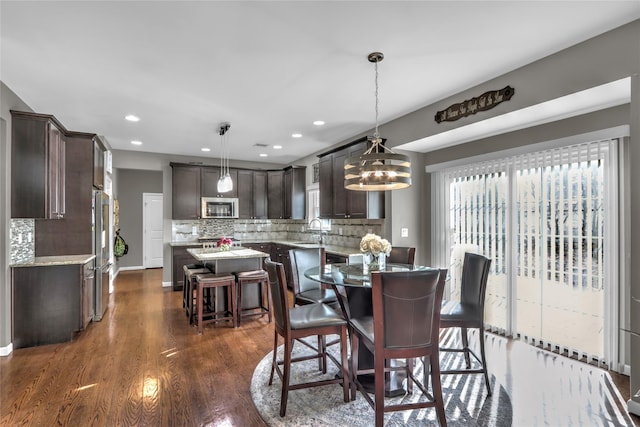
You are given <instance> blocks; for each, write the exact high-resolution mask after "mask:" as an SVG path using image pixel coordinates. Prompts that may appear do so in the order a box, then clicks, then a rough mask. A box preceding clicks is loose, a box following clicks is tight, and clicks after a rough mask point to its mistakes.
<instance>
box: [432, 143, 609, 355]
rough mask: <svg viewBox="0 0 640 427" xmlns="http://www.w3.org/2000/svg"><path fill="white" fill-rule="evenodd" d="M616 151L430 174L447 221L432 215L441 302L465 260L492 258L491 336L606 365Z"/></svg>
mask: <svg viewBox="0 0 640 427" xmlns="http://www.w3.org/2000/svg"><path fill="white" fill-rule="evenodd" d="M614 149H615V141H609V140H608V141H599V142H594V143H587V144H580V145H576V146H571V147H564V148H560V149H554V150H549V151H544V152H539V153H532V154H528V155H524V156H517V157H512V158H508V159H501V160H500V161H495V162H485V163H482V164H475V165H468V166H465V167H459V168H455V169H449V170H445V171H441V172H439V173H437V174H436V179H435V182H436V183H437V184H436V185H438V186H439V187H440V188H439V190H438V191H436V195H437V198H439V199H440V201H441V202H440V203H442V204H443V206H442V208H443V209H444V210H445V211H446V212H448V215H446V216H445V215H442V216H436V224H434V225H435V227H434V228H436V233H435V234H434V236H438V237H436V241H438V242H439V243H436V245H437V246H439V248H438V251H439V252H440V253H447V254H449V260H448V261H449V265H450V271H451V273H450V274H451V276H450V281H449V282H450V284H449V286H450V287H449V289H448V292H449V297H450V298H456V297H457V296H458V294H459V286H460V283H459V277H460V269H461V260H462V257H463V254H464V252H465V251H477V252H479V253H482V254H484V255H485V256H487V257H489V258H491V259H492V271H491V275H490V279H489V284H488V287H487V296H486V303H485V311H486V313H485V322H486V323H487V324H488V325H489V327H490V328H493V329H495V330H498V331H500V332H504V333H506V334H508V335H514V336H521V337H524V338H527V339H529V340H531V341H535V343H536V344H539V345H540V344H542V345H544V346H549V347H551V348H552V349H554V350H559V351H566V352H569V353H571V354H574V353H575V354H578V355H579V356H586V357H589V358H595V359H598V360H605V359H606V349H605V335H606V328H607V325H609V324H610V323H611V322H609V321H608V320H607V315H611V316H613V314H611V313H609V311H610V310H609V309H608V308H607V307H608V305H607V301H609V300H610V298H607V295H606V292H607V286H608V285H610V283H608V282H607V277H614V276H615V274H611V273H613V272H610V271H608V270H610V269H611V267H610V266H611V265H613V264H612V261H613V258H615V248H616V247H617V242H616V241H615V240H616V236H617V233H616V232H612V230H613V229H614V228H615V223H616V219H615V217H614V216H613V215H614V214H615V212H616V209H615V208H613V206H614V205H615V203H614V199H615V197H616V196H615V195H617V181H616V180H615V179H611V178H610V177H611V176H615V156H613V155H612V151H613V150H614ZM440 237H444V238H440ZM608 273H610V274H609V276H608V275H607V274H608ZM614 285H615V284H614ZM611 332H613V331H611Z"/></svg>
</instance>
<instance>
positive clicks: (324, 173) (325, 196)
mask: <svg viewBox="0 0 640 427" xmlns="http://www.w3.org/2000/svg"><path fill="white" fill-rule="evenodd" d="M318 173H319V175H320V181H319V189H320V218H333V156H332V155H330V154H329V155H326V156H324V157H321V158H320V161H319V162H318Z"/></svg>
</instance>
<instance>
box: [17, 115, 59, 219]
mask: <svg viewBox="0 0 640 427" xmlns="http://www.w3.org/2000/svg"><path fill="white" fill-rule="evenodd" d="M11 115H12V119H11V142H12V145H11V217H12V218H49V219H60V218H64V215H65V213H66V204H65V182H66V162H65V159H66V150H65V129H64V127H63V126H62V125H61V124H60V123H59V122H58V121H57V120H56V119H55V117H53V116H51V115H45V114H36V113H25V112H20V111H11Z"/></svg>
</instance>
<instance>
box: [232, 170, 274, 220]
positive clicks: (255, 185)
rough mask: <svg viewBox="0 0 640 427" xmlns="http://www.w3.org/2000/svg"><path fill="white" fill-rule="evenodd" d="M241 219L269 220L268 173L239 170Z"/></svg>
mask: <svg viewBox="0 0 640 427" xmlns="http://www.w3.org/2000/svg"><path fill="white" fill-rule="evenodd" d="M238 199H239V200H238V203H239V205H240V206H239V211H240V215H239V217H240V218H241V219H253V218H267V215H268V212H267V172H266V171H252V170H244V169H238Z"/></svg>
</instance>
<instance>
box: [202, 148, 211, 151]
mask: <svg viewBox="0 0 640 427" xmlns="http://www.w3.org/2000/svg"><path fill="white" fill-rule="evenodd" d="M200 150H202V151H211V148H207V147H205V148H201V149H200Z"/></svg>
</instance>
